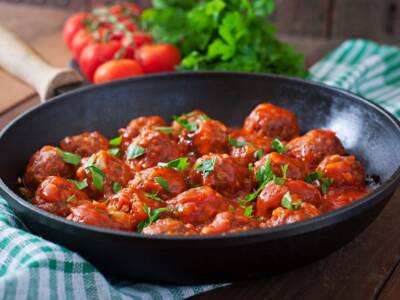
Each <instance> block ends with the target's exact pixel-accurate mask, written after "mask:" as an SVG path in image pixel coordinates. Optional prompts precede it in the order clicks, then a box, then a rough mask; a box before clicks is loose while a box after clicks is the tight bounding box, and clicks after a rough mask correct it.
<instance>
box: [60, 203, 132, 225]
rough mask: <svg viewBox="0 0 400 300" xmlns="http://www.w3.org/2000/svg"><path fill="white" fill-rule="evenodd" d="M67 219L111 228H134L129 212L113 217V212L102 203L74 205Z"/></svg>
mask: <svg viewBox="0 0 400 300" xmlns="http://www.w3.org/2000/svg"><path fill="white" fill-rule="evenodd" d="M67 219H68V220H70V221H73V222H77V223H83V224H87V225H93V226H98V227H105V228H111V229H120V230H132V228H133V227H132V225H131V222H130V216H129V215H128V214H122V213H119V214H116V215H115V217H113V215H112V214H110V213H108V211H107V208H106V207H105V206H104V205H102V204H100V203H93V204H92V203H91V204H83V205H79V206H77V207H72V208H71V214H70V215H68V217H67Z"/></svg>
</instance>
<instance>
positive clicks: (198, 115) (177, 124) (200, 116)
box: [172, 109, 210, 131]
mask: <svg viewBox="0 0 400 300" xmlns="http://www.w3.org/2000/svg"><path fill="white" fill-rule="evenodd" d="M209 119H210V118H209V117H208V116H207V115H206V114H205V113H204V112H203V111H201V110H198V109H196V110H194V111H192V112H190V113H187V114H183V115H181V116H179V117H178V118H175V120H174V121H173V122H172V128H173V129H174V130H175V131H182V130H183V129H185V127H184V126H182V124H184V123H185V124H193V123H195V126H198V125H200V124H201V123H203V122H205V121H207V120H209Z"/></svg>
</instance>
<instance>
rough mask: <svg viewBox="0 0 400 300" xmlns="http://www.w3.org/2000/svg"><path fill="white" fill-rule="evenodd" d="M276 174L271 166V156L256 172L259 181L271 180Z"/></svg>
mask: <svg viewBox="0 0 400 300" xmlns="http://www.w3.org/2000/svg"><path fill="white" fill-rule="evenodd" d="M273 176H274V170H273V169H272V166H271V158H270V157H269V158H268V160H267V161H266V163H265V165H264V166H261V167H260V168H259V169H258V171H257V173H256V180H257V182H259V183H263V182H265V181H268V182H269V181H271V180H272V179H273Z"/></svg>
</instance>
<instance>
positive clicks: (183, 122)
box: [172, 116, 197, 132]
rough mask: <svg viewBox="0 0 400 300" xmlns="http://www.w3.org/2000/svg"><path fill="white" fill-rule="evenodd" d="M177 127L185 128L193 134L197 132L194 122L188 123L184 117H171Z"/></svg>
mask: <svg viewBox="0 0 400 300" xmlns="http://www.w3.org/2000/svg"><path fill="white" fill-rule="evenodd" d="M172 118H173V119H174V120H175V121H176V122H177V123H178V124H179V125H181V126H182V127H183V128H186V129H187V130H189V131H190V132H194V131H196V130H197V124H196V123H194V122H189V121H188V120H187V119H185V118H184V117H182V116H181V117H178V116H173V117H172Z"/></svg>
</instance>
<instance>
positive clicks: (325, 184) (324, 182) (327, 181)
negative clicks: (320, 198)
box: [320, 178, 334, 194]
mask: <svg viewBox="0 0 400 300" xmlns="http://www.w3.org/2000/svg"><path fill="white" fill-rule="evenodd" d="M320 181H321V186H320V189H321V191H322V192H323V193H324V194H326V193H327V192H328V190H329V188H330V187H331V185H332V183H333V181H334V180H333V179H332V178H321V179H320Z"/></svg>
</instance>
